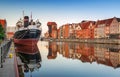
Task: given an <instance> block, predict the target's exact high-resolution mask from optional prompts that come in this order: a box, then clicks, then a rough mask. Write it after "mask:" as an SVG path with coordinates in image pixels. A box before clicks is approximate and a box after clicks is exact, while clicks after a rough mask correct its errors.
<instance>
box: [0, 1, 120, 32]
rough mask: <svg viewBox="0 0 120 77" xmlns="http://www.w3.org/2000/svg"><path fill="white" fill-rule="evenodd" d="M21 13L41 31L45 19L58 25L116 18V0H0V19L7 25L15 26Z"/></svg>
mask: <svg viewBox="0 0 120 77" xmlns="http://www.w3.org/2000/svg"><path fill="white" fill-rule="evenodd" d="M23 11H24V13H25V15H28V16H30V14H31V12H32V17H33V19H34V20H37V19H39V20H40V22H41V23H42V29H43V33H45V32H46V31H47V30H48V28H47V22H49V21H54V22H56V23H57V24H58V27H60V26H62V25H63V24H66V23H79V22H81V21H82V20H94V21H96V20H98V19H99V20H100V19H107V18H112V17H119V18H120V0H0V19H6V20H7V26H15V24H16V22H17V21H18V20H19V19H20V18H22V17H23V14H22V12H23Z"/></svg>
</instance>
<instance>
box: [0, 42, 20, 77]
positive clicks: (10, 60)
mask: <svg viewBox="0 0 120 77" xmlns="http://www.w3.org/2000/svg"><path fill="white" fill-rule="evenodd" d="M17 69H18V68H17V61H16V54H15V50H14V44H13V43H12V41H11V40H9V41H4V42H3V44H1V46H0V77H19V75H18V70H17Z"/></svg>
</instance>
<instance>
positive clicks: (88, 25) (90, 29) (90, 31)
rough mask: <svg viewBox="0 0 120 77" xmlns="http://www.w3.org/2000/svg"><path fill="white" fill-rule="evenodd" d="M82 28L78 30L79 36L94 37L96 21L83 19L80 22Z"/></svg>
mask: <svg viewBox="0 0 120 77" xmlns="http://www.w3.org/2000/svg"><path fill="white" fill-rule="evenodd" d="M79 25H80V30H77V32H76V37H77V38H91V39H92V38H94V27H95V21H82V22H81V23H79Z"/></svg>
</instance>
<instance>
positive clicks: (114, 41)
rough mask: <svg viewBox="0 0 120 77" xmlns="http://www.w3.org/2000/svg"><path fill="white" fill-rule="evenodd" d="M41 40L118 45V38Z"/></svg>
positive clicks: (119, 42) (119, 40) (47, 39)
mask: <svg viewBox="0 0 120 77" xmlns="http://www.w3.org/2000/svg"><path fill="white" fill-rule="evenodd" d="M43 41H56V42H80V43H91V44H115V45H120V39H108V38H106V39H54V38H44V39H43Z"/></svg>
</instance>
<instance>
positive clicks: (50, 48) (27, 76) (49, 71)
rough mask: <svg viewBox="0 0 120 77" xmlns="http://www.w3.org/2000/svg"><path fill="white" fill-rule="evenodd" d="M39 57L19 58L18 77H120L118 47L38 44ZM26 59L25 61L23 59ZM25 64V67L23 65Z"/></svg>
mask: <svg viewBox="0 0 120 77" xmlns="http://www.w3.org/2000/svg"><path fill="white" fill-rule="evenodd" d="M38 48H39V53H38V54H37V55H34V56H32V57H31V56H29V57H28V56H27V55H23V54H21V55H22V56H23V57H21V58H22V60H23V59H27V60H28V59H29V58H33V57H35V59H36V62H34V61H33V60H30V62H26V61H22V62H23V64H22V65H21V66H19V69H20V70H21V71H20V76H21V77H119V76H120V46H119V45H105V44H84V43H74V42H72V43H71V42H44V41H39V42H38ZM24 56H25V57H24ZM25 63H26V64H25Z"/></svg>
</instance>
